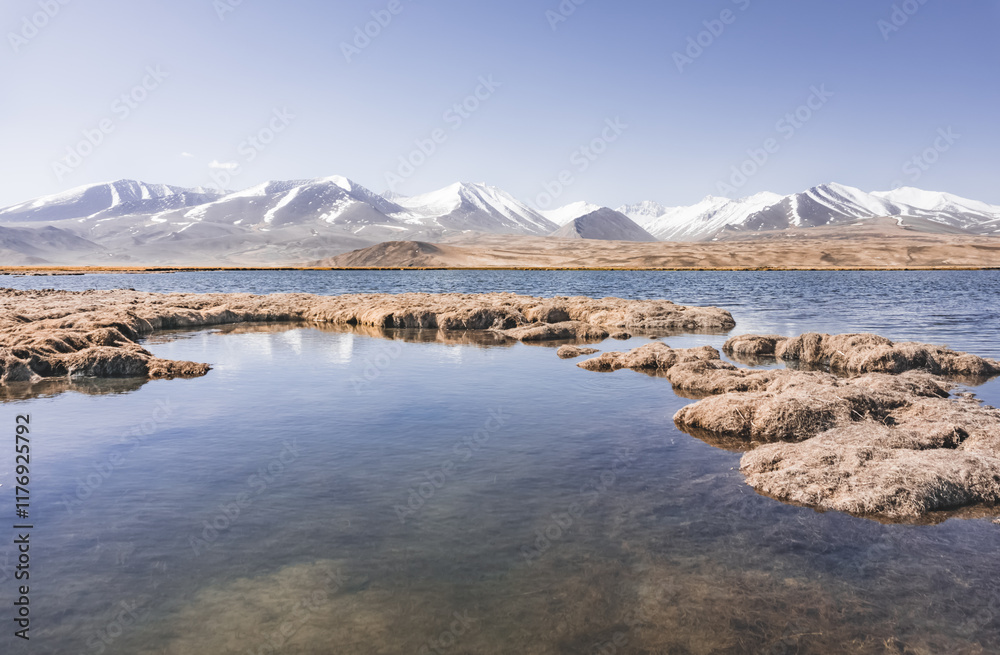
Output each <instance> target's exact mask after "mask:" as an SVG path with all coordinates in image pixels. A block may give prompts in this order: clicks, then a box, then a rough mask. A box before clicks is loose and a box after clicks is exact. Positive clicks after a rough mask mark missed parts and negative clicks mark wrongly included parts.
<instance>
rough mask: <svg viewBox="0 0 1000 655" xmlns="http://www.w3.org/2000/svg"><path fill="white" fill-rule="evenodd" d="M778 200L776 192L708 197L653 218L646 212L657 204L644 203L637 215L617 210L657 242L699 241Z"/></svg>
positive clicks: (666, 210)
mask: <svg viewBox="0 0 1000 655" xmlns="http://www.w3.org/2000/svg"><path fill="white" fill-rule="evenodd" d="M780 200H781V196H779V195H777V194H775V193H759V194H757V195H754V196H750V197H748V198H741V199H740V200H730V199H729V198H719V197H715V196H708V197H707V198H705V199H704V200H702V201H701V202H699V203H697V204H694V205H691V206H690V207H671V208H665V211H664V213H663V214H661V215H659V216H655V217H650V211H649V210H651V209H655V208H656V207H662V205H658V204H656V203H643V205H640V207H641V209H640V211H639V212H636V211H635V210H632V213H631V214H630V213H629V212H626V211H622V210H619V211H622V213H623V214H625V215H626V216H629V218H632V219H633V220H635V222H636V223H638V224H639V225H641V226H642V227H643V228H645V229H646V231H647V232H649V233H650V234H652V235H653V236H655V237H656V238H657V239H661V240H663V241H702V240H704V239H705V238H706V237H708V238H711V237H713V236H715V234H717V233H718V232H720V231H721V230H723V229H725V228H726V227H727V226H730V225H738V224H741V223H742V222H743V221H745V220H746V218H747V217H748V216H750V215H752V214H754V213H756V212H758V211H760V210H761V209H763V208H765V207H768V206H769V205H772V204H774V203H776V202H778V201H780ZM632 207H635V205H633V206H632ZM622 209H629V208H628V207H624V208H622Z"/></svg>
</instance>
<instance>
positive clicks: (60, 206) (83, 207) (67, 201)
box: [0, 180, 222, 223]
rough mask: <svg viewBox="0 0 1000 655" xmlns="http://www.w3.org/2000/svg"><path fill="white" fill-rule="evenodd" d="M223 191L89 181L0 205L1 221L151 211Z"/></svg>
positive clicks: (184, 204) (205, 198)
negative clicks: (65, 189) (16, 203)
mask: <svg viewBox="0 0 1000 655" xmlns="http://www.w3.org/2000/svg"><path fill="white" fill-rule="evenodd" d="M221 195H222V194H221V193H218V192H215V191H210V190H206V189H202V188H198V189H184V188H181V187H175V186H168V185H166V184H146V183H145V182H136V181H135V180H118V181H116V182H107V183H105V184H91V185H87V186H81V187H77V188H75V189H70V190H69V191H65V192H63V193H59V194H56V195H51V196H44V197H41V198H36V199H35V200H30V201H28V202H24V203H21V204H19V205H14V206H13V207H7V208H6V209H0V222H4V223H30V222H40V221H45V222H52V221H62V220H67V219H81V218H92V219H95V220H100V219H102V218H113V217H115V216H126V215H129V214H153V213H158V212H165V211H170V210H173V209H180V208H184V207H193V206H195V205H201V204H204V203H206V202H211V201H212V200H215V199H216V198H218V197H220V196H221Z"/></svg>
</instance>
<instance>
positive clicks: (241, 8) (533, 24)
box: [0, 0, 1000, 206]
mask: <svg viewBox="0 0 1000 655" xmlns="http://www.w3.org/2000/svg"><path fill="white" fill-rule="evenodd" d="M63 1H67V0H63ZM236 1H237V0H218V1H216V2H213V0H174V1H172V2H149V1H136V0H68V3H67V4H65V5H62V4H60V0H7V2H5V3H3V5H2V8H0V25H2V27H3V30H2V32H3V35H4V42H3V43H2V44H0V73H2V78H0V79H2V80H3V84H2V85H0V130H2V138H0V145H2V155H0V162H2V163H0V179H2V184H0V205H3V206H6V205H9V204H13V203H15V202H18V201H21V200H25V199H28V198H31V197H34V196H37V195H42V194H47V193H53V192H57V191H61V190H64V189H67V188H70V187H74V186H79V185H81V184H87V183H91V182H101V181H107V180H112V179H118V178H136V179H141V180H144V181H149V182H164V183H170V184H177V185H182V186H196V185H204V184H208V183H210V182H211V181H212V179H213V178H212V177H211V174H212V172H213V171H215V172H216V174H219V172H220V171H222V170H225V169H224V168H220V167H225V166H231V165H232V164H240V165H241V169H240V172H239V174H238V175H236V176H235V177H234V178H233V180H232V181H231V182H230V184H229V185H228V186H229V187H232V188H245V187H248V186H251V185H253V184H256V183H259V182H261V181H264V180H267V179H293V178H311V177H320V176H327V175H335V174H336V175H344V176H347V177H350V178H352V179H354V180H355V181H357V182H359V183H361V184H364V185H365V186H368V187H370V188H372V189H373V190H375V191H383V190H385V189H386V188H387V182H386V173H387V172H390V171H395V170H396V168H397V166H398V163H399V162H398V158H399V157H400V156H401V155H403V156H406V155H409V153H410V152H411V151H412V150H414V149H415V147H416V146H415V145H414V142H415V141H416V140H417V139H427V138H430V137H431V135H432V132H433V131H434V130H435V129H440V130H441V132H439V133H438V136H439V137H441V136H442V135H444V136H446V139H445V140H444V141H443V143H440V144H436V146H435V147H436V150H435V152H434V153H433V154H432V155H431V156H430V157H428V158H427V161H426V162H425V163H423V165H421V166H417V167H415V169H414V171H413V173H412V174H411V175H407V176H406V177H405V178H404V179H403V182H402V183H401V184H399V185H398V188H397V190H398V191H400V192H402V193H406V194H413V193H418V192H423V191H428V190H432V189H435V188H439V187H442V186H445V185H447V184H450V183H452V182H455V181H459V180H463V181H474V182H479V181H483V182H487V183H490V184H493V185H497V186H499V187H502V188H504V189H506V190H508V191H510V192H512V193H514V194H515V195H516V196H518V197H520V198H522V199H524V200H529V201H531V200H534V199H537V198H538V196H539V194H540V193H542V192H543V191H544V189H545V185H546V183H547V182H551V181H552V180H556V179H558V177H559V174H560V173H561V172H562V171H564V170H567V171H569V172H570V173H571V174H572V176H573V184H571V185H569V186H567V188H565V189H564V190H563V191H562V192H561V193H560V194H559V197H558V200H557V201H556V202H555V203H554V204H555V205H558V204H564V203H568V202H572V201H576V200H589V201H591V202H595V203H599V204H604V205H610V206H617V205H619V204H622V203H625V202H636V201H639V200H643V199H652V200H659V201H661V202H664V203H668V204H691V203H694V202H697V201H698V200H700V199H701V198H702V197H704V196H706V195H709V194H716V195H719V186H718V183H719V182H720V181H722V180H727V179H728V178H729V177H730V175H731V173H732V171H731V167H733V166H734V165H740V164H742V163H743V162H744V160H745V159H747V157H748V155H747V150H748V149H753V148H761V147H762V146H763V145H764V144H765V143H766V142H767V140H768V139H771V138H773V139H775V142H776V143H777V145H778V148H777V150H776V152H773V153H771V154H769V155H768V161H767V162H766V163H764V164H763V165H762V166H760V167H758V168H759V170H757V171H755V174H754V175H752V176H750V177H749V178H747V180H746V181H745V182H744V183H742V184H740V185H739V187H738V188H737V191H738V193H737V195H747V194H750V193H755V192H758V191H762V190H770V191H776V192H779V193H791V192H795V191H801V190H804V189H806V188H808V187H810V186H814V185H816V184H820V183H824V182H832V181H836V182H840V183H843V184H849V185H853V186H858V187H861V188H863V189H865V190H882V189H888V188H890V187H891V186H892V185H893V184H894V183H899V182H905V183H907V184H910V183H913V184H914V185H915V186H920V187H923V188H928V189H932V190H945V191H950V192H952V193H956V194H959V195H964V196H968V197H972V198H976V199H981V200H986V201H989V202H993V203H996V204H1000V185H998V184H997V182H998V176H997V173H998V154H1000V125H998V120H997V117H998V115H1000V106H998V104H1000V103H998V101H1000V75H998V73H997V71H998V69H1000V39H998V38H997V33H998V27H1000V1H998V0H962V1H955V0H951V1H945V0H925V2H924V3H923V4H921V3H920V2H919V0H908V2H907V3H904V2H902V1H901V0H895V2H894V1H893V0H839V1H838V2H817V1H806V0H767V1H765V0H709V1H705V0H700V1H693V0H689V1H672V2H638V1H629V0H624V1H622V0H620V1H618V2H610V1H608V0H585V1H584V2H583V3H582V4H580V5H578V6H577V5H574V4H573V3H572V0H567V1H566V3H565V4H566V5H568V6H573V7H575V11H574V12H573V13H572V14H571V15H569V16H568V17H566V20H565V21H560V22H555V19H554V18H553V14H549V15H547V14H546V12H548V11H552V12H558V11H559V7H560V0H534V1H528V0H479V1H477V2H470V1H469V0H462V1H459V0H437V1H432V0H398V4H393V3H391V2H390V0H363V1H355V2H338V1H329V0H327V1H324V2H318V1H305V0H302V1H298V2H276V1H267V0H242V2H240V3H239V4H238V5H236V6H231V5H230V4H229V3H235V2H236ZM578 1H579V0H578ZM39 2H41V3H42V4H43V5H44V4H49V5H51V6H50V7H49V11H50V13H54V14H55V15H54V16H52V17H51V18H48V17H44V18H45V19H46V20H42V19H41V18H39V17H37V16H36V17H35V22H37V23H43V24H44V26H43V27H42V28H40V29H38V30H37V34H33V30H32V29H30V28H29V29H27V31H25V29H24V28H25V22H24V21H25V17H28V21H29V23H30V22H31V20H32V16H33V15H34V14H36V13H38V12H40V11H42V8H40V4H39ZM894 4H895V5H897V6H901V5H903V4H908V8H909V9H910V10H911V11H912V10H913V9H914V8H917V10H916V11H915V13H913V15H912V16H910V15H906V14H901V15H897V16H896V18H897V21H896V22H897V23H902V21H901V20H900V17H901V16H904V15H905V16H906V19H907V20H906V21H905V24H901V27H900V28H899V29H898V30H893V31H891V32H889V31H887V28H886V25H887V24H889V25H891V24H892V23H891V20H892V16H893V6H894ZM390 5H392V8H394V9H396V10H397V12H398V13H396V14H395V15H392V20H391V22H389V24H388V25H386V26H385V27H383V28H381V31H380V33H379V34H378V36H376V37H375V38H373V39H372V40H371V42H370V44H368V45H367V46H366V47H364V48H363V49H360V48H359V52H353V53H352V55H351V59H352V61H351V62H350V63H349V62H348V61H347V57H346V56H345V54H344V52H343V48H342V44H343V43H345V42H347V43H350V42H352V41H353V39H354V36H355V28H359V27H361V28H363V27H364V26H365V24H366V23H368V22H369V21H372V20H373V18H372V14H371V12H373V11H375V12H379V11H388V8H390ZM220 6H223V7H227V8H229V9H232V11H225V12H222V16H223V17H224V19H220V17H219V16H220V9H219V7H220ZM54 7H58V11H55V10H54V9H53V8H54ZM724 10H730V11H731V12H732V14H731V15H727V18H729V19H730V24H728V25H723V28H724V29H722V30H721V34H719V35H718V36H717V37H716V36H713V35H709V34H702V35H701V40H702V42H703V43H708V44H709V45H708V46H707V47H706V48H704V50H703V52H702V53H701V54H700V55H699V56H698V57H696V58H693V61H690V62H688V63H686V64H685V65H684V70H683V72H681V71H679V70H678V65H677V63H676V61H675V56H674V53H675V52H682V53H683V52H684V51H685V50H686V48H687V46H688V43H689V42H688V39H689V38H698V36H699V33H700V32H702V31H703V30H706V29H707V28H706V27H705V25H704V21H712V20H713V19H718V18H719V17H720V16H721V15H722V12H723V11H724ZM567 13H568V12H567ZM382 17H383V20H384V19H385V15H384V14H383V16H382ZM879 21H886V22H885V23H883V24H882V26H881V27H880V24H879ZM45 23H47V24H45ZM553 25H555V28H553ZM714 27H715V28H716V31H719V30H718V28H719V24H718V23H717V24H715V25H714ZM371 29H372V31H373V32H374V31H375V30H374V27H371ZM11 33H13V34H14V35H15V36H16V38H15V37H12V36H11ZM26 35H27V36H26ZM886 36H887V37H888V38H886ZM27 37H30V38H27ZM360 43H361V44H362V45H363V44H364V42H363V41H362V42H360ZM15 49H16V50H17V51H16V52H15ZM692 52H694V53H697V51H696V50H693V51H692ZM147 67H152V68H153V69H155V68H156V67H159V69H160V70H161V71H162V72H163V73H166V74H167V75H169V77H167V78H165V79H161V80H156V79H155V78H147V79H146V82H147V85H148V86H150V87H155V88H152V90H150V91H148V92H145V95H146V96H147V97H145V98H144V99H142V101H141V102H133V104H134V105H135V106H134V108H129V107H127V105H125V104H122V103H121V101H118V104H117V105H116V104H115V103H116V98H119V96H121V95H122V94H128V93H130V92H131V91H132V90H133V87H135V86H136V85H137V84H140V83H141V82H142V81H143V79H144V77H146V76H147V75H148V74H147V73H146V72H145V71H146V69H147ZM490 76H492V79H493V80H494V81H495V82H496V83H498V84H499V85H500V86H499V87H497V88H495V89H494V90H492V92H490V91H487V90H486V88H485V87H484V88H480V89H479V91H480V95H481V96H483V97H485V98H486V99H485V100H482V101H481V102H480V103H479V107H478V109H476V111H474V112H472V113H469V114H468V116H467V118H461V117H460V116H458V115H457V114H451V115H450V116H446V112H447V111H448V110H449V108H450V107H452V106H453V105H454V104H455V103H456V102H461V101H462V100H463V99H465V98H466V97H467V96H469V95H470V94H472V93H474V92H475V91H476V90H477V86H478V85H479V84H480V82H479V81H478V80H479V79H480V78H486V79H489V77H490ZM823 85H825V89H826V91H828V92H829V93H832V94H833V96H832V97H830V98H828V99H827V100H826V101H825V102H824V103H822V104H821V105H820V103H819V102H817V101H816V100H815V99H814V101H813V104H814V105H815V106H817V107H819V108H818V109H817V110H816V111H815V112H813V115H812V116H811V117H810V118H809V120H808V121H806V122H804V123H800V126H801V127H797V128H794V134H791V135H790V134H789V129H788V125H789V123H785V124H784V125H783V126H780V127H779V124H778V123H779V121H780V120H782V118H783V117H784V116H785V115H786V114H787V113H789V112H794V111H795V110H796V109H797V108H798V107H800V106H801V105H803V103H805V102H806V100H807V99H808V98H809V96H810V94H811V93H812V91H811V88H812V87H817V88H822V87H823ZM142 95H143V92H140V93H139V94H138V97H139V98H142ZM487 96H488V97H487ZM471 105H475V103H471ZM285 108H287V110H289V111H290V112H291V113H292V114H294V118H292V119H291V120H289V121H288V124H287V126H285V125H284V121H277V122H275V123H274V125H275V126H277V127H283V128H284V129H283V130H282V131H280V132H279V133H276V134H275V135H274V140H273V141H272V142H271V143H270V144H268V145H267V146H266V147H264V148H263V149H261V150H256V151H254V152H255V153H256V155H255V157H254V159H253V161H250V160H249V157H250V155H249V154H248V153H249V152H250V151H252V150H253V148H250V149H247V148H245V147H244V148H242V152H241V143H243V142H244V140H245V139H246V138H247V137H248V136H250V135H252V134H255V133H258V132H259V131H260V130H262V129H265V128H267V127H268V125H269V123H270V122H271V118H272V116H273V113H272V112H273V111H274V110H275V109H278V110H281V109H285ZM458 118H461V124H460V125H458V122H459V121H458ZM616 118H618V119H620V120H621V121H622V122H623V123H624V124H626V125H627V126H628V127H627V129H625V130H624V131H623V132H622V133H621V134H620V136H618V138H617V139H616V140H615V141H614V142H612V143H608V144H607V148H606V151H605V152H603V154H601V155H600V156H598V157H597V158H596V160H595V161H593V162H590V161H588V164H589V166H588V168H587V170H586V171H582V170H581V169H582V165H581V164H580V161H581V159H580V157H579V156H578V157H576V161H575V162H574V163H571V159H570V158H571V156H572V154H573V153H574V151H576V150H577V148H579V147H580V146H582V145H584V144H587V143H589V142H591V141H592V140H593V139H595V138H599V137H601V135H602V131H604V127H605V121H606V120H607V119H616ZM102 120H105V126H107V125H110V126H111V127H112V128H113V131H111V132H110V133H109V134H107V135H106V136H105V137H104V139H103V142H102V143H101V144H100V145H99V146H98V147H96V148H94V149H93V153H87V154H88V156H86V157H84V158H82V159H81V161H79V162H75V165H74V166H72V167H68V168H69V172H67V171H66V170H65V169H64V170H63V171H62V173H63V174H62V179H60V178H59V176H58V175H57V174H56V172H54V170H53V162H54V161H57V160H59V158H60V157H63V156H65V155H67V148H70V147H74V148H75V147H77V144H78V142H79V141H81V140H82V139H83V134H82V133H83V131H84V130H91V131H93V130H95V129H99V126H100V125H101V122H102ZM456 128H457V129H456ZM948 128H951V130H952V132H953V134H956V135H958V137H957V139H956V138H952V139H948V140H943V139H939V138H938V133H939V130H947V129H948ZM606 135H613V132H610V131H608V132H606ZM266 136H269V135H265V137H266ZM788 137H790V138H788ZM935 142H936V143H935ZM598 145H599V146H602V145H603V144H598ZM935 145H937V146H939V147H940V146H947V150H944V149H943V148H940V149H939V150H937V151H935V152H931V157H930V159H932V160H934V162H933V164H930V163H929V161H928V160H924V161H923V164H924V165H923V166H921V167H920V168H917V167H915V166H914V165H913V164H912V163H911V164H909V165H907V162H908V160H911V159H912V158H913V157H914V156H918V155H921V153H923V152H924V151H926V150H927V149H928V148H934V147H935ZM82 150H83V151H84V152H85V153H86V152H87V150H88V148H87V147H84V148H83V149H82ZM417 160H419V157H418V158H417ZM213 162H214V163H215V165H216V168H214V169H213V168H212V167H211V164H212V163H213ZM904 166H906V168H904ZM749 168H750V169H751V170H752V169H753V166H751V167H749ZM923 168H926V169H927V170H923ZM918 170H919V173H920V176H919V179H913V178H914V176H915V171H918ZM407 173H408V172H407Z"/></svg>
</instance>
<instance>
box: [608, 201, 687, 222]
mask: <svg viewBox="0 0 1000 655" xmlns="http://www.w3.org/2000/svg"><path fill="white" fill-rule="evenodd" d="M672 209H678V208H677V207H667V206H665V205H661V204H660V203H658V202H653V201H652V200H646V201H644V202H640V203H636V204H634V205H623V206H622V207H619V208H618V210H617V211H619V212H620V213H622V214H625V215H626V216H628V217H629V218H631V219H632V220H633V221H635V222H636V223H638V224H639V225H642V226H646V225H650V224H651V223H653V222H654V221H655V220H656V219H658V218H660V217H661V216H664V215H666V214H667V213H668V212H669V211H670V210H672Z"/></svg>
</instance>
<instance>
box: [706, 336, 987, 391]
mask: <svg viewBox="0 0 1000 655" xmlns="http://www.w3.org/2000/svg"><path fill="white" fill-rule="evenodd" d="M723 352H725V353H726V354H727V355H729V356H730V357H732V358H733V359H735V360H736V361H739V362H743V363H755V360H756V359H757V358H760V357H766V356H775V357H777V359H779V360H781V361H784V362H795V363H797V364H799V365H801V366H804V367H808V368H820V367H829V369H830V370H831V371H834V372H838V373H844V374H848V375H860V374H862V373H904V372H906V371H914V370H923V371H927V372H928V373H933V374H935V375H947V376H952V377H961V378H964V379H970V380H982V379H986V378H990V377H994V376H997V375H1000V362H996V361H994V360H990V359H984V358H982V357H977V356H976V355H970V354H968V353H962V352H955V351H953V350H951V349H950V348H948V347H946V346H932V345H927V344H922V343H909V342H908V343H893V342H892V341H890V340H889V339H886V338H885V337H880V336H878V335H874V334H840V335H834V336H831V335H829V334H818V333H809V334H803V335H801V336H798V337H795V338H791V339H789V338H786V337H779V336H773V335H767V336H761V335H743V336H739V337H734V338H732V339H730V340H729V341H727V342H726V344H725V346H723Z"/></svg>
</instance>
